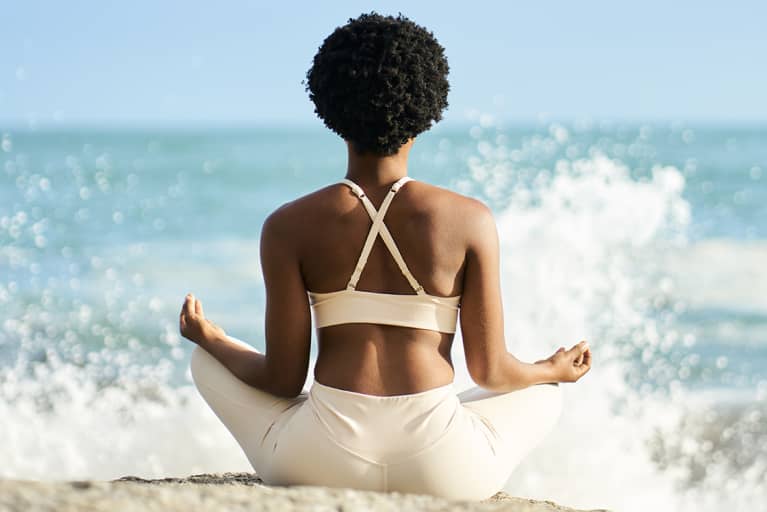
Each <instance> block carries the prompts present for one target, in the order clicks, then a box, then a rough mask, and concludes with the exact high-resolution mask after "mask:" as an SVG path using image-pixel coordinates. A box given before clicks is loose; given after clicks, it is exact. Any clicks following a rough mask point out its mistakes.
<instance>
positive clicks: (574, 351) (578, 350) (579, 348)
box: [567, 341, 588, 359]
mask: <svg viewBox="0 0 767 512" xmlns="http://www.w3.org/2000/svg"><path fill="white" fill-rule="evenodd" d="M584 347H585V348H588V344H587V343H586V342H585V341H581V342H579V343H576V344H575V345H573V346H572V348H570V350H568V351H567V353H568V355H570V356H572V357H573V359H575V358H577V357H578V356H580V355H581V354H582V353H583V351H584V350H585V348H584Z"/></svg>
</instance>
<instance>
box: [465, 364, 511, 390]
mask: <svg viewBox="0 0 767 512" xmlns="http://www.w3.org/2000/svg"><path fill="white" fill-rule="evenodd" d="M507 363H508V360H507V358H506V357H504V356H501V357H493V358H489V359H485V360H483V361H481V362H479V361H478V362H474V363H473V364H469V362H468V361H467V368H468V370H469V375H470V376H471V378H472V380H473V381H474V383H475V384H477V386H479V387H481V388H484V389H487V390H489V391H506V390H508V389H509V386H510V380H509V377H510V374H511V373H513V372H510V371H509V365H508V364H507Z"/></svg>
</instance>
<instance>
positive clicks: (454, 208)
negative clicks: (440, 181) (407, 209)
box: [412, 182, 495, 228]
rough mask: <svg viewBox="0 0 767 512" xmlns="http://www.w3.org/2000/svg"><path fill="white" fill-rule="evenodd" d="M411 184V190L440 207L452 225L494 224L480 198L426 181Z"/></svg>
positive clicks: (491, 215) (488, 210)
mask: <svg viewBox="0 0 767 512" xmlns="http://www.w3.org/2000/svg"><path fill="white" fill-rule="evenodd" d="M413 184H414V185H416V186H415V187H413V189H412V192H413V193H414V194H421V195H422V197H423V198H424V199H425V201H424V202H425V203H430V204H432V205H433V206H435V207H437V208H440V209H442V210H443V211H444V212H445V213H446V215H447V216H448V217H449V218H450V219H451V223H453V224H454V225H457V226H465V227H467V228H476V227H478V226H479V227H481V226H484V227H485V228H486V227H488V226H492V227H494V226H495V219H494V218H493V212H492V210H491V209H490V207H489V206H487V204H485V203H484V202H483V201H482V200H480V199H477V198H474V197H470V196H465V195H463V194H459V193H458V192H455V191H453V190H450V189H447V188H443V187H440V186H437V185H432V184H430V183H426V182H416V183H413ZM417 199H420V198H417Z"/></svg>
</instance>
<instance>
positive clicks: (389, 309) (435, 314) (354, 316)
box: [308, 176, 461, 333]
mask: <svg viewBox="0 0 767 512" xmlns="http://www.w3.org/2000/svg"><path fill="white" fill-rule="evenodd" d="M408 181H413V178H410V177H409V176H403V177H402V178H400V179H399V180H397V181H396V182H395V183H394V184H393V185H392V187H391V189H390V190H389V192H388V193H387V194H386V197H385V198H384V200H383V203H381V209H380V210H378V211H376V209H375V206H373V203H372V202H371V201H370V199H369V198H368V197H367V195H365V192H364V191H363V190H362V188H361V187H360V186H359V185H357V184H356V183H354V182H353V181H351V180H348V179H343V180H341V183H344V184H346V185H348V186H349V187H351V189H352V191H353V192H354V193H355V194H356V195H357V197H359V198H360V200H361V201H362V204H363V205H364V206H365V209H366V210H367V212H368V215H370V218H371V219H372V220H373V225H372V226H371V227H370V231H369V232H368V236H367V239H366V240H365V245H364V246H363V247H362V252H361V253H360V257H359V259H358V260H357V265H356V266H355V267H354V272H352V275H351V278H350V279H349V283H348V284H347V285H346V289H344V290H338V291H335V292H327V293H316V292H311V291H310V292H308V294H309V303H310V304H311V308H312V312H313V313H314V320H315V323H316V325H317V327H318V328H319V327H327V326H329V325H337V324H347V323H372V324H388V325H401V326H405V327H415V328H418V329H429V330H433V331H440V332H448V333H452V332H455V328H456V323H457V321H458V309H459V307H460V300H461V296H460V295H456V296H453V297H439V296H437V295H429V294H428V293H426V292H425V291H424V289H423V286H421V285H420V284H419V283H418V281H417V280H416V279H415V277H413V274H412V273H411V272H410V270H409V269H408V268H407V265H406V264H405V261H404V260H403V259H402V255H401V254H400V252H399V249H397V245H396V244H395V243H394V240H393V239H392V236H391V233H390V232H389V230H388V228H387V227H386V225H385V224H384V223H383V218H384V215H386V210H387V209H388V208H389V205H390V204H391V201H392V199H393V198H394V194H396V193H397V191H398V190H399V189H400V188H401V187H402V185H404V184H405V183H407V182H408ZM379 234H380V235H381V238H382V239H383V242H384V244H385V245H386V247H387V249H389V252H390V253H391V255H392V257H394V260H395V261H396V262H397V266H398V267H399V269H400V271H401V272H402V274H403V275H404V276H405V278H407V280H408V282H409V283H410V286H412V287H413V289H414V290H415V292H416V293H415V295H404V294H394V293H378V292H366V291H360V290H356V289H355V288H356V286H357V281H359V278H360V274H362V269H363V268H365V264H366V263H367V260H368V256H369V255H370V251H371V249H372V248H373V243H374V242H375V239H376V237H377V236H378V235H379Z"/></svg>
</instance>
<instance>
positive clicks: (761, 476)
mask: <svg viewBox="0 0 767 512" xmlns="http://www.w3.org/2000/svg"><path fill="white" fill-rule="evenodd" d="M373 9H375V10H377V11H378V12H379V13H382V14H392V15H396V14H397V12H402V13H403V14H404V15H406V16H408V17H409V18H411V19H412V20H413V21H415V22H417V23H419V24H421V25H424V26H425V27H427V28H428V29H430V30H432V31H433V32H434V34H435V36H436V37H437V39H438V40H439V41H440V43H441V44H442V45H443V46H445V48H446V54H447V57H448V61H449V63H450V81H451V90H450V95H449V98H448V99H449V102H450V106H449V108H448V110H447V111H446V112H445V117H444V119H443V120H442V121H441V122H440V123H438V124H437V125H435V127H434V128H432V129H431V130H430V131H429V132H426V133H424V134H422V135H421V136H419V137H418V140H417V142H416V144H415V145H414V147H413V150H412V153H411V159H410V165H409V174H410V175H411V176H412V177H414V178H416V179H420V180H424V181H429V182H433V183H435V184H438V185H441V186H444V187H448V188H451V189H453V190H456V191H459V192H461V193H464V194H468V195H471V196H474V197H478V198H481V199H482V200H484V201H486V202H487V203H488V204H489V205H490V206H491V207H492V208H493V210H494V212H495V214H496V220H497V222H498V229H499V234H500V236H501V242H502V249H501V250H502V263H501V265H502V274H503V283H502V289H503V293H504V308H505V311H506V325H507V332H506V339H507V344H508V348H509V350H510V351H512V352H513V353H514V354H515V355H517V357H520V358H522V359H525V360H528V361H532V360H535V359H538V358H541V357H547V356H548V355H550V353H552V352H553V351H554V350H555V349H556V348H557V347H559V346H560V345H565V346H568V345H570V344H572V343H575V342H577V341H578V340H580V339H588V340H590V342H591V347H592V351H593V354H594V360H595V363H594V368H593V369H592V370H591V372H590V373H589V375H587V376H586V377H585V378H584V379H583V380H581V381H580V382H579V383H577V384H575V385H567V386H566V388H565V396H566V406H565V412H564V415H563V417H562V421H561V423H560V425H559V427H558V429H557V430H556V431H555V432H554V433H553V434H552V435H551V436H550V437H549V438H548V439H547V440H546V441H545V442H544V443H543V444H542V445H541V446H539V447H537V448H536V449H535V450H534V451H533V452H532V453H531V455H530V456H529V458H528V459H527V460H526V461H525V462H524V463H523V464H522V465H521V466H519V467H518V468H517V469H516V470H515V471H514V473H513V474H512V475H511V478H510V479H509V481H508V483H507V486H506V490H507V491H508V492H510V493H512V494H515V495H519V496H529V497H533V498H539V499H551V500H554V501H557V502H560V503H562V504H565V505H568V506H574V507H583V508H587V507H600V508H601V507H604V508H613V509H615V510H622V511H634V510H636V511H639V510H643V511H644V510H647V509H648V507H652V508H653V509H654V510H658V511H693V510H694V511H709V510H722V509H726V510H755V508H754V507H757V508H758V506H757V505H756V504H758V503H765V502H767V484H766V483H765V482H767V412H766V411H767V407H765V404H766V403H767V272H765V270H764V265H765V261H767V98H765V92H764V91H767V68H766V67H765V66H764V63H763V61H764V55H765V54H767V35H766V33H765V31H764V27H763V20H764V19H767V7H765V4H764V3H760V2H756V1H754V2H745V1H735V2H730V3H728V4H726V5H725V4H723V3H707V4H705V5H704V4H701V3H700V2H687V1H683V2H674V3H668V2H659V1H647V2H642V3H640V4H631V5H628V4H625V3H616V2H612V3H608V2H593V1H586V2H576V3H565V2H551V1H542V2H535V3H533V2H513V3H512V2H485V3H482V4H472V5H471V8H469V7H467V6H466V5H465V4H460V6H459V4H448V5H446V4H445V3H444V2H442V3H440V2H435V1H429V2H418V3H417V4H414V3H412V2H410V3H405V2H394V1H391V2H376V3H373V2H351V1H348V2H341V1H331V2H322V5H321V6H320V5H319V4H312V5H309V4H307V5H304V6H303V7H301V8H299V7H296V6H295V5H287V4H285V5H268V6H267V5H266V4H262V3H255V2H244V1H243V2H234V1H229V2H217V3H215V4H214V3H210V2H205V3H202V2H180V1H168V2H161V3H159V2H148V1H145V0H137V1H135V2H131V3H121V4H118V3H116V2H100V3H96V2H83V1H72V2H66V3H59V2H41V1H34V0H32V1H27V2H13V3H5V4H3V6H2V8H1V9H0V21H1V22H2V29H0V418H2V421H0V438H3V439H4V440H5V442H4V443H2V444H1V445H0V460H1V461H2V466H1V467H0V477H5V478H32V479H45V480H50V479H74V478H78V479H79V478H98V479H109V478H117V477H120V476H123V475H128V474H133V475H138V476H142V477H160V476H185V475H188V474H190V473H194V472H198V473H199V472H213V471H248V470H250V469H251V468H250V466H249V465H248V462H247V460H246V458H245V456H244V455H243V454H242V453H240V450H239V447H238V446H237V444H236V442H235V441H234V440H233V438H231V436H230V435H229V434H228V432H227V431H226V429H225V428H224V427H223V425H221V424H220V423H219V422H218V420H217V419H216V418H215V416H214V415H213V413H212V412H211V411H210V410H209V409H208V408H207V406H206V405H205V404H204V402H203V401H202V399H201V398H200V397H199V396H198V395H197V393H196V391H195V390H194V388H193V386H192V383H191V377H190V375H189V371H188V363H189V355H190V353H191V350H192V348H193V345H192V344H191V343H190V342H189V341H187V340H185V339H183V338H181V337H180V335H179V333H178V323H177V322H178V313H179V311H180V308H181V304H182V301H183V298H184V295H185V294H186V293H187V292H193V293H195V295H197V296H198V297H199V298H200V299H201V300H202V301H203V304H204V305H205V311H206V314H207V316H209V317H210V318H211V319H213V320H214V321H215V322H216V323H218V324H219V325H221V326H222V327H224V329H225V330H226V331H227V332H228V333H229V334H231V335H233V336H235V337H238V338H240V339H243V340H245V341H247V342H249V343H251V344H253V345H255V346H257V347H259V348H261V349H263V347H264V342H263V312H264V311H263V305H264V290H263V282H262V279H261V273H260V266H259V260H258V240H259V235H260V229H261V225H262V223H263V221H264V219H265V217H266V215H267V214H268V213H269V212H271V211H272V210H274V209H275V208H277V207H278V206H280V205H281V204H283V203H284V202H286V201H289V200H292V199H294V198H296V197H298V196H299V195H303V194H306V193H308V192H311V191H313V190H315V189H317V188H319V187H322V186H325V185H327V184H329V183H332V182H334V181H337V180H339V179H341V178H342V177H343V175H344V174H345V171H346V148H345V145H344V143H343V141H342V140H341V139H339V138H338V137H337V136H336V135H335V134H333V133H331V132H330V131H328V130H327V129H325V128H324V126H323V125H322V122H321V121H319V120H318V119H317V118H316V117H315V115H314V113H313V105H312V104H311V102H310V101H309V99H308V96H307V94H306V92H305V90H304V86H303V85H302V84H301V80H302V79H303V78H304V77H305V73H306V71H307V70H308V68H309V66H310V64H311V59H312V57H313V56H314V53H315V52H316V51H317V48H318V47H319V45H320V44H321V43H322V40H323V39H324V38H325V37H326V36H327V35H328V34H330V33H331V32H332V30H333V29H334V28H335V27H336V26H338V25H342V24H344V23H345V22H346V21H347V20H348V19H349V18H350V17H356V16H357V15H359V14H360V13H362V12H369V11H370V10H373ZM312 351H313V355H314V354H315V351H316V344H314V343H313V348H312ZM453 358H454V362H455V365H456V374H457V376H456V380H457V383H458V387H459V388H463V387H468V386H469V385H470V384H471V382H470V379H469V377H468V374H467V372H466V370H465V363H464V358H463V353H462V348H461V340H460V333H458V334H457V336H456V343H455V346H454V351H453ZM312 366H313V365H312ZM311 381H312V375H311V368H310V375H309V376H308V379H307V387H308V386H309V385H310V383H311Z"/></svg>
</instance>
